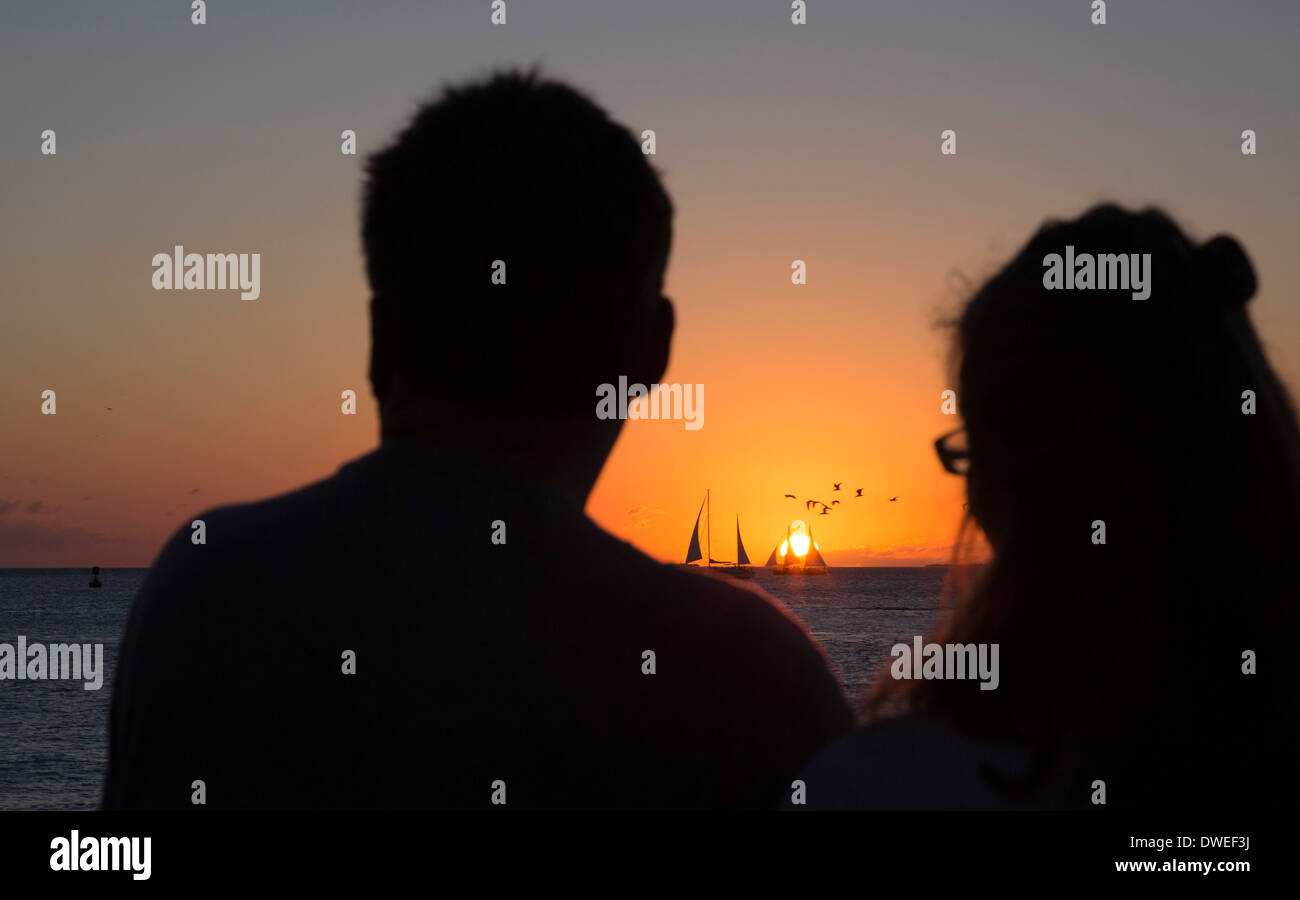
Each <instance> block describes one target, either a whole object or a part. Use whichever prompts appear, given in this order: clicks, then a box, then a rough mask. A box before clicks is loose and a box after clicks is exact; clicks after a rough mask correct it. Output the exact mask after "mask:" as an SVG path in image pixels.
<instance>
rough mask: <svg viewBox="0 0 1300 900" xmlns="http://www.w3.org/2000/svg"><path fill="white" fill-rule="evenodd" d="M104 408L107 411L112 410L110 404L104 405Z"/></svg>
mask: <svg viewBox="0 0 1300 900" xmlns="http://www.w3.org/2000/svg"><path fill="white" fill-rule="evenodd" d="M104 409H106V410H108V411H109V412H112V411H113V407H111V406H105V407H104Z"/></svg>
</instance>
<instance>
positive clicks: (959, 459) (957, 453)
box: [934, 425, 970, 475]
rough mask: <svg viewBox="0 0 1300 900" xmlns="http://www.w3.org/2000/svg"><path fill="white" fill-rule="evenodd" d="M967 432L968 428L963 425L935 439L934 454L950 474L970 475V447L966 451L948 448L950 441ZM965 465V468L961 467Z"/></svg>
mask: <svg viewBox="0 0 1300 900" xmlns="http://www.w3.org/2000/svg"><path fill="white" fill-rule="evenodd" d="M965 431H966V426H965V425H962V426H960V427H959V428H954V429H953V430H952V431H947V432H944V433H943V434H941V435H939V436H938V437H937V438H935V441H934V452H935V453H936V454H938V456H939V464H940V465H942V466H943V468H944V471H946V472H950V473H952V474H953V475H968V474H970V449H969V447H968V448H967V449H965V450H953V449H951V448H950V447H948V446H947V444H948V441H949V440H951V439H952V438H954V437H956V436H957V435H959V434H963V433H964V432H965ZM963 463H964V464H965V468H961V467H960V466H961V465H962V464H963Z"/></svg>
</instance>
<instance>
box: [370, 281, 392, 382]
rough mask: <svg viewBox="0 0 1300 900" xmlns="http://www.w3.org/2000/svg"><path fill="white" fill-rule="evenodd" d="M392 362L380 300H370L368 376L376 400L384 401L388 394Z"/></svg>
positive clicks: (373, 298)
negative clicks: (379, 304)
mask: <svg viewBox="0 0 1300 900" xmlns="http://www.w3.org/2000/svg"><path fill="white" fill-rule="evenodd" d="M391 362H392V361H391V360H390V359H389V356H388V334H387V333H386V331H385V329H384V324H383V322H382V321H381V319H380V311H379V309H378V299H377V298H375V297H371V298H370V366H369V369H368V371H367V373H366V374H367V375H368V376H369V378H370V390H371V391H373V392H374V395H375V399H376V400H379V401H381V402H382V401H383V399H384V396H385V395H386V394H387V393H388V390H387V388H388V383H387V382H388V374H389V372H390V366H391Z"/></svg>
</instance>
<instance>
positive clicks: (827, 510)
mask: <svg viewBox="0 0 1300 900" xmlns="http://www.w3.org/2000/svg"><path fill="white" fill-rule="evenodd" d="M830 511H831V508H830V507H829V506H823V507H822V513H821V514H822V515H823V516H826V515H830Z"/></svg>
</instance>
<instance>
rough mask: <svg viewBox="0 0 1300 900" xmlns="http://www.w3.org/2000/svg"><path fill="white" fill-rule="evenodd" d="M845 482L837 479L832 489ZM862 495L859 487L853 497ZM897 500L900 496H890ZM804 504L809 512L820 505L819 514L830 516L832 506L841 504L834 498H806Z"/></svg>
mask: <svg viewBox="0 0 1300 900" xmlns="http://www.w3.org/2000/svg"><path fill="white" fill-rule="evenodd" d="M843 483H844V482H842V481H836V482H833V483H832V486H831V490H832V491H838V490H840V485H841V484H843ZM785 496H786V498H787V499H790V500H798V499H799V498H798V497H796V496H795V495H794V494H786V495H785ZM861 497H862V488H858V489H857V493H856V494H854V495H853V499H854V500H857V499H859V498H861ZM897 501H898V498H897V497H890V498H889V502H890V503H896V502H897ZM803 505H804V509H806V510H808V511H809V512H812V511H813V510H814V509H816V508H817V507H819V506H820V507H821V509H822V511H821V512H820V513H819V515H823V516H828V515H830V513H831V508H832V507H835V506H839V505H840V501H838V500H832V501H831V502H830V503H825V502H823V501H821V500H804V504H803Z"/></svg>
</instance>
